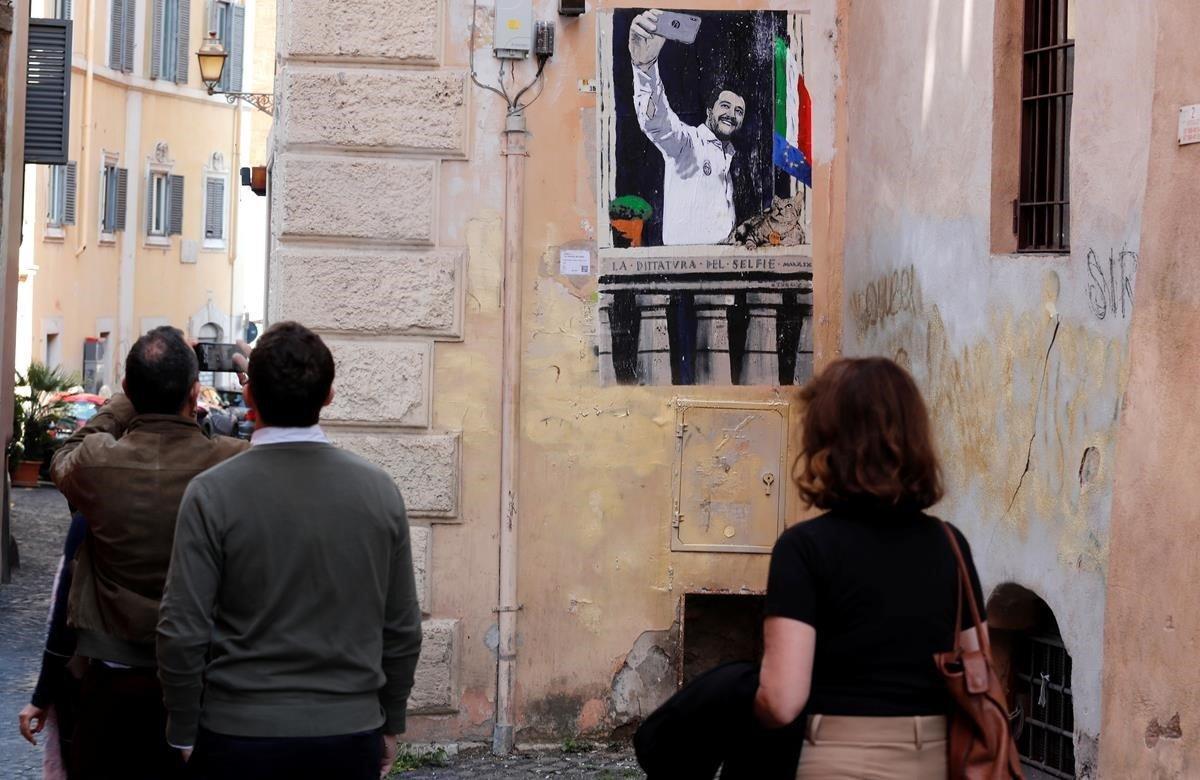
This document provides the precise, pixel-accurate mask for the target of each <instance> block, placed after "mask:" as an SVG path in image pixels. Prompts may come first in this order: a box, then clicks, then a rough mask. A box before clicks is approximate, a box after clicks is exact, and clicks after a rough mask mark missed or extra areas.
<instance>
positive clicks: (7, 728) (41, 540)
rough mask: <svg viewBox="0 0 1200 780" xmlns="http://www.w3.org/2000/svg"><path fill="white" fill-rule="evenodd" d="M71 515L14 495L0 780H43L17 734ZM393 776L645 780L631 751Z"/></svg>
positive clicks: (0, 601)
mask: <svg viewBox="0 0 1200 780" xmlns="http://www.w3.org/2000/svg"><path fill="white" fill-rule="evenodd" d="M68 520H69V516H68V514H67V504H66V501H65V500H63V497H62V496H61V495H60V494H59V493H58V491H57V490H55V489H53V488H49V487H43V488H38V489H36V490H28V489H21V488H15V489H14V490H13V509H12V529H13V530H12V533H13V537H14V538H15V539H16V540H17V544H18V545H19V547H20V560H21V566H20V568H17V569H14V570H13V576H12V582H11V583H10V584H8V585H4V586H0V770H2V771H0V777H3V780H36V779H37V778H40V777H41V776H42V773H41V765H42V753H41V750H42V748H41V745H39V746H38V747H33V746H32V745H30V744H29V743H27V742H26V741H25V740H23V739H21V735H20V734H19V733H18V732H17V713H18V712H19V711H20V709H21V707H23V706H25V704H26V703H27V702H28V701H29V694H30V693H31V692H32V691H33V686H34V683H35V682H36V681H37V672H38V664H39V662H40V660H41V657H42V642H43V640H44V636H45V624H46V612H47V610H48V609H49V604H50V602H49V599H50V589H51V585H52V584H53V580H54V573H55V569H56V567H57V565H58V557H59V555H60V554H61V553H62V543H63V537H64V536H65V535H66V531H67V524H68ZM401 765H402V766H405V765H407V766H411V767H413V768H412V769H407V770H399V771H397V772H396V774H395V775H394V776H395V777H402V778H414V779H416V778H444V779H445V780H453V779H454V778H464V780H465V779H466V778H470V780H481V779H482V778H498V779H500V780H505V779H507V778H535V777H555V778H577V779H579V780H582V779H583V778H603V779H606V780H618V779H622V780H623V779H624V778H640V777H642V776H643V775H642V773H641V771H640V770H639V769H638V768H637V762H636V761H635V760H634V758H633V754H632V752H631V751H630V750H628V749H624V750H610V749H605V748H599V749H595V750H580V749H572V750H569V751H568V750H559V749H545V750H540V751H527V752H522V753H520V754H518V755H515V756H510V757H506V758H496V757H494V756H492V755H491V754H490V753H488V752H487V751H486V750H483V749H472V750H464V751H462V752H461V753H458V754H457V755H454V756H451V757H448V758H444V759H442V760H440V761H439V760H433V759H425V760H411V761H409V762H408V763H407V764H403V763H402V764H401Z"/></svg>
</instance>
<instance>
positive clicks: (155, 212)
mask: <svg viewBox="0 0 1200 780" xmlns="http://www.w3.org/2000/svg"><path fill="white" fill-rule="evenodd" d="M182 232H183V177H182V176H176V175H173V174H171V173H170V170H169V169H164V168H161V167H157V166H156V167H152V168H151V169H150V172H149V173H148V174H147V177H146V243H147V244H148V245H150V246H167V245H168V244H170V241H171V236H177V235H179V234H181V233H182Z"/></svg>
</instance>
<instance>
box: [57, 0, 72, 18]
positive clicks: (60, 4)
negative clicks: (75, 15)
mask: <svg viewBox="0 0 1200 780" xmlns="http://www.w3.org/2000/svg"><path fill="white" fill-rule="evenodd" d="M54 18H55V19H70V18H71V0H54Z"/></svg>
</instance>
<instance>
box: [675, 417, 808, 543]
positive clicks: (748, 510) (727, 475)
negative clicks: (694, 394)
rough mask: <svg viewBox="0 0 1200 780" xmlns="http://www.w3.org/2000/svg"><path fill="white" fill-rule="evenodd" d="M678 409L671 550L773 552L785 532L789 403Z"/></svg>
mask: <svg viewBox="0 0 1200 780" xmlns="http://www.w3.org/2000/svg"><path fill="white" fill-rule="evenodd" d="M675 404H676V413H675V426H676V427H675V435H676V437H677V442H678V443H677V445H676V460H675V469H674V472H675V474H674V477H675V480H674V482H675V484H674V489H673V490H672V502H673V506H672V520H671V526H672V528H671V549H672V550H676V551H696V552H737V553H770V552H771V548H772V547H774V546H775V540H776V539H778V538H779V534H781V533H783V528H784V509H785V506H786V503H787V502H786V501H785V499H784V495H785V492H786V491H785V487H786V482H787V474H788V473H789V471H788V469H787V444H788V438H787V437H788V405H787V404H786V403H739V402H725V401H688V400H682V399H680V400H677V401H676V402H675Z"/></svg>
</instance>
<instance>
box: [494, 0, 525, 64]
mask: <svg viewBox="0 0 1200 780" xmlns="http://www.w3.org/2000/svg"><path fill="white" fill-rule="evenodd" d="M532 48H533V2H532V0H496V33H495V37H494V38H493V39H492V50H493V51H494V52H495V54H496V56H497V57H499V58H501V59H506V60H523V59H525V58H526V57H528V56H529V52H530V50H531V49H532Z"/></svg>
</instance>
